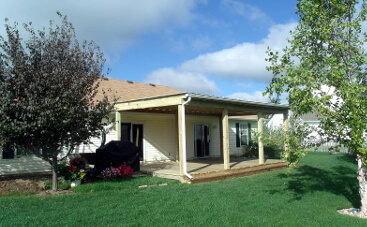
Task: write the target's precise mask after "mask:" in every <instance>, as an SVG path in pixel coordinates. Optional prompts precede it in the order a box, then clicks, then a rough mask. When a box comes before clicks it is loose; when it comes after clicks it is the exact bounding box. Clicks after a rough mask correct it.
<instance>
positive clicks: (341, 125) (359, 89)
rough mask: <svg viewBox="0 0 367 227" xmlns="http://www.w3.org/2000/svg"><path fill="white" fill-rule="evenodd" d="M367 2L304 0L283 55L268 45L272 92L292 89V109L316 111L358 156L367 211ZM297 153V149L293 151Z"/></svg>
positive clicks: (328, 134) (324, 126) (330, 134)
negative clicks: (365, 28) (366, 165)
mask: <svg viewBox="0 0 367 227" xmlns="http://www.w3.org/2000/svg"><path fill="white" fill-rule="evenodd" d="M366 8H367V7H366V1H365V0H362V1H358V0H298V3H297V12H296V13H297V15H298V16H299V24H298V26H297V27H296V28H295V29H294V30H293V31H292V32H291V33H290V34H291V38H290V39H289V47H288V48H285V49H284V50H283V53H282V54H281V55H280V54H279V53H277V52H273V51H272V50H271V49H270V48H269V49H268V51H267V53H268V59H267V60H268V61H269V62H270V63H271V66H270V67H268V70H269V71H272V72H273V75H274V77H273V79H272V82H271V83H270V86H269V87H268V88H267V90H266V93H268V94H270V95H279V94H281V93H283V92H285V93H288V102H289V105H290V108H291V111H292V112H293V113H294V114H295V115H297V116H301V115H303V114H306V113H309V112H313V113H317V115H318V118H319V120H320V126H319V127H320V128H321V131H320V134H321V136H323V137H324V138H327V139H328V140H332V141H336V142H338V143H339V144H342V145H344V146H346V147H347V148H348V149H349V150H350V151H351V152H353V153H354V154H355V155H356V158H357V163H358V172H357V175H358V177H357V179H358V182H359V194H360V197H361V212H362V214H364V215H367V185H366V172H365V169H364V165H365V163H366V160H367V159H366V158H367V146H366V128H367V127H366V125H367V85H366V75H367V74H366V66H367V55H366V50H365V47H366V46H365V41H366V34H365V33H364V32H363V24H366V12H367V10H366ZM290 152H292V151H290Z"/></svg>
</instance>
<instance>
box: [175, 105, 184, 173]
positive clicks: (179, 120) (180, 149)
mask: <svg viewBox="0 0 367 227" xmlns="http://www.w3.org/2000/svg"><path fill="white" fill-rule="evenodd" d="M177 123H178V124H177V125H178V127H177V134H178V153H179V160H180V175H181V176H184V170H183V165H184V163H183V140H182V136H186V135H183V134H182V127H183V125H182V105H178V106H177Z"/></svg>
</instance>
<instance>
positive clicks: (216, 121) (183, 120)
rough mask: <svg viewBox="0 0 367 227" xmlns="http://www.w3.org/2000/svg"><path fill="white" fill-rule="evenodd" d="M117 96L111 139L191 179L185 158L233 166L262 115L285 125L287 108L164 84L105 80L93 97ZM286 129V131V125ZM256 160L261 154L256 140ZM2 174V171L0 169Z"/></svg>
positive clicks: (87, 149) (86, 150)
mask: <svg viewBox="0 0 367 227" xmlns="http://www.w3.org/2000/svg"><path fill="white" fill-rule="evenodd" d="M102 91H104V92H105V93H106V94H107V95H108V96H110V97H112V96H114V95H115V96H116V97H118V101H117V102H116V103H115V112H114V113H111V114H110V116H109V118H110V119H109V120H111V121H113V122H114V124H111V125H110V130H109V132H108V133H107V135H106V142H108V141H110V140H129V141H131V142H133V143H134V144H136V146H137V147H138V148H139V150H140V157H141V161H142V162H143V163H155V162H169V161H171V162H172V161H173V162H176V163H177V165H178V170H177V171H178V174H179V176H181V177H183V178H189V179H192V176H191V175H190V174H189V173H188V170H187V160H199V161H198V162H200V160H203V162H204V160H205V158H208V157H209V158H217V159H219V160H222V161H221V166H222V167H221V168H222V169H224V170H228V169H230V167H231V156H240V155H242V154H243V152H244V146H246V145H248V143H249V141H250V140H251V130H252V129H254V130H258V131H259V132H261V131H262V127H263V121H264V117H263V115H265V114H277V113H278V114H282V115H284V119H285V123H287V116H288V115H287V113H288V106H287V105H279V104H271V103H260V102H253V101H244V100H237V99H230V98H224V97H217V96H211V95H204V94H197V93H188V92H183V91H180V90H177V89H173V88H170V87H167V86H162V85H155V84H147V83H139V82H133V81H125V80H116V79H107V78H106V79H104V80H102V81H101V84H100V87H99V92H98V94H97V96H96V99H101V98H103V96H102V93H103V92H102ZM285 128H287V127H285ZM92 142H93V144H91V145H87V146H85V145H81V146H79V147H77V148H75V152H76V153H89V152H95V150H96V148H98V147H99V146H100V144H101V139H100V138H93V139H92ZM258 157H259V159H258V160H257V161H256V162H257V164H263V163H264V162H265V159H264V150H263V146H262V143H261V141H259V154H258ZM0 170H1V169H0Z"/></svg>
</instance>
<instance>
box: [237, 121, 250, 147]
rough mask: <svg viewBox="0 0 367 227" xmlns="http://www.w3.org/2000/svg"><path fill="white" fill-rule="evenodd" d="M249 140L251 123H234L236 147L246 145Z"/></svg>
mask: <svg viewBox="0 0 367 227" xmlns="http://www.w3.org/2000/svg"><path fill="white" fill-rule="evenodd" d="M250 141H251V123H236V147H241V146H247V145H249V143H250Z"/></svg>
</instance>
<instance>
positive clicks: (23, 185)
mask: <svg viewBox="0 0 367 227" xmlns="http://www.w3.org/2000/svg"><path fill="white" fill-rule="evenodd" d="M51 177H52V176H51V175H23V176H12V177H2V178H0V195H6V194H10V193H20V194H24V193H32V194H33V193H35V194H36V195H40V196H44V195H55V194H56V195H58V194H67V193H72V191H69V190H63V191H57V192H53V191H51V190H49V189H47V188H46V185H45V183H44V182H45V181H51Z"/></svg>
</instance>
